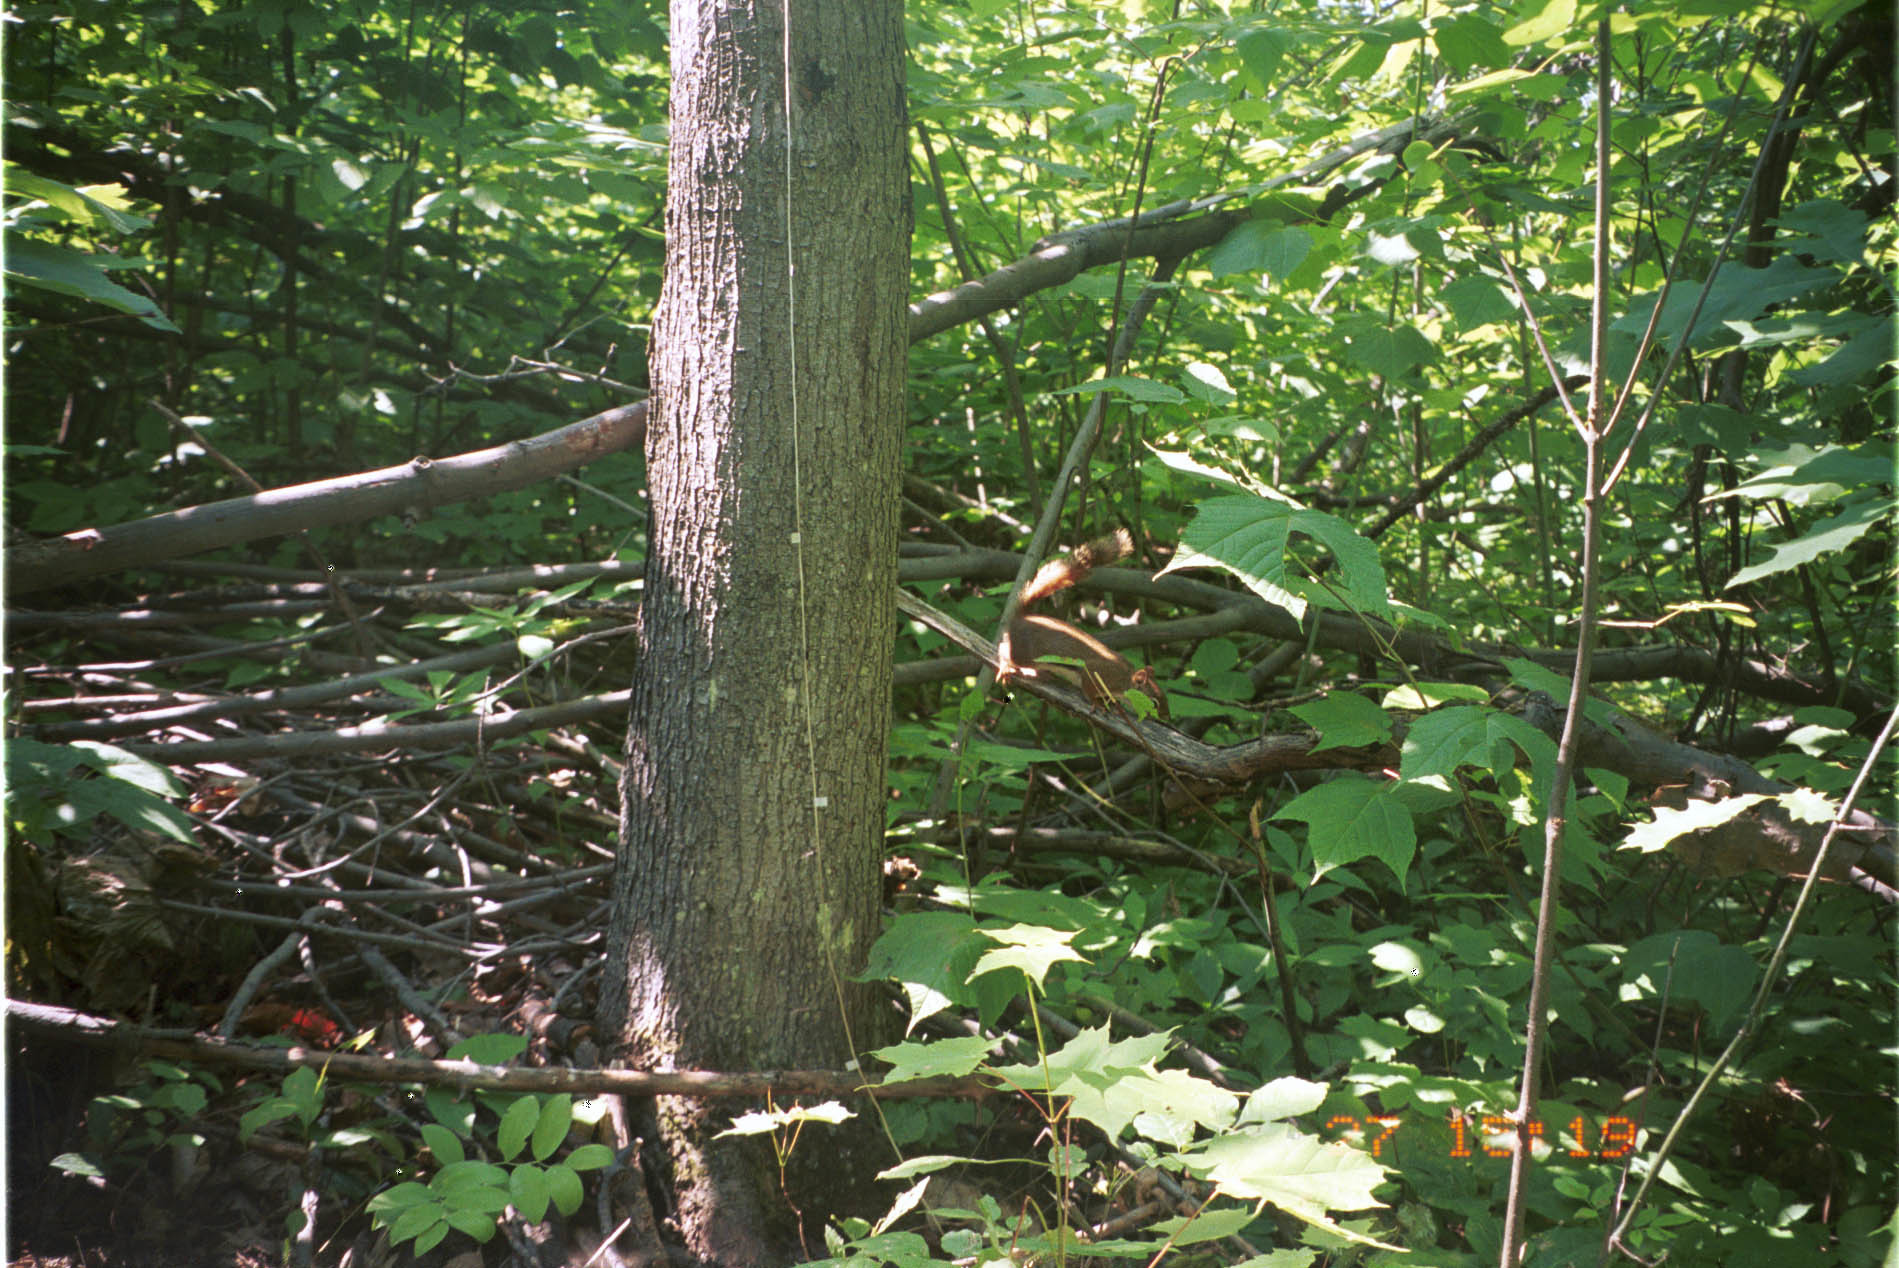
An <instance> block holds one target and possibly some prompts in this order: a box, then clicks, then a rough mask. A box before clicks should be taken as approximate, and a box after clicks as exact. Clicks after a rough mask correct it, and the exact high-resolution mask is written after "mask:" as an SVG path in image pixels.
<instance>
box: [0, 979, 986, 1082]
mask: <svg viewBox="0 0 1899 1268" xmlns="http://www.w3.org/2000/svg"><path fill="white" fill-rule="evenodd" d="M6 1015H7V1022H8V1025H9V1028H11V1029H12V1030H13V1031H14V1032H15V1033H16V1034H17V1033H19V1032H20V1031H26V1032H30V1033H32V1034H35V1035H39V1036H42V1037H45V1038H49V1039H54V1040H58V1041H61V1042H65V1043H77V1044H84V1045H86V1046H88V1047H96V1048H123V1049H134V1050H136V1051H138V1052H141V1053H145V1054H148V1055H151V1056H157V1057H168V1058H171V1059H172V1060H176V1061H203V1062H209V1063H213V1064H217V1065H226V1066H237V1067H239V1068H240V1069H246V1070H277V1071H285V1072H288V1071H290V1070H297V1069H302V1068H305V1067H309V1068H312V1069H317V1070H327V1071H328V1073H329V1074H330V1075H331V1076H333V1077H336V1078H344V1079H361V1080H362V1081H364V1082H366V1083H421V1084H425V1085H427V1086H430V1087H452V1088H460V1089H469V1088H483V1089H489V1090H493V1091H504V1092H572V1093H574V1094H576V1095H583V1096H593V1095H599V1094H602V1093H614V1094H618V1095H620V1096H694V1097H728V1096H739V1097H763V1096H767V1095H771V1096H777V1097H784V1096H873V1097H876V1098H878V1099H879V1100H896V1099H902V1098H908V1097H919V1096H947V1097H973V1098H981V1097H984V1096H988V1095H991V1094H992V1093H994V1092H996V1091H998V1090H999V1089H998V1088H996V1087H995V1086H994V1085H993V1084H990V1083H988V1082H986V1081H984V1080H982V1079H979V1078H973V1077H971V1078H937V1079H912V1080H910V1081H908V1082H904V1083H890V1084H878V1083H866V1082H865V1076H864V1075H861V1074H855V1073H852V1072H851V1071H849V1070H752V1071H745V1072H743V1073H728V1072H724V1071H717V1070H670V1071H665V1072H662V1073H652V1072H648V1071H643V1070H597V1069H586V1070H582V1069H569V1068H565V1067H555V1066H541V1067H527V1066H499V1065H481V1064H479V1063H477V1062H474V1061H428V1060H424V1059H422V1058H420V1057H372V1056H363V1055H362V1054H360V1053H352V1052H328V1051H325V1050H324V1049H321V1048H311V1047H307V1046H304V1045H296V1046H293V1047H289V1048H264V1047H258V1046H256V1045H253V1044H242V1043H231V1042H229V1041H226V1040H222V1039H206V1038H204V1037H202V1036H200V1035H198V1034H197V1033H196V1032H194V1031H180V1030H161V1029H157V1028H154V1027H151V1026H137V1025H133V1024H132V1023H130V1022H122V1021H115V1020H113V1019H112V1018H110V1017H99V1016H95V1015H93V1014H91V1013H81V1012H77V1011H75V1010H73V1009H70V1008H55V1007H53V1006H51V1005H48V1004H34V1003H29V1002H28V1001H26V1000H18V999H9V1000H8V1001H7V1013H6Z"/></svg>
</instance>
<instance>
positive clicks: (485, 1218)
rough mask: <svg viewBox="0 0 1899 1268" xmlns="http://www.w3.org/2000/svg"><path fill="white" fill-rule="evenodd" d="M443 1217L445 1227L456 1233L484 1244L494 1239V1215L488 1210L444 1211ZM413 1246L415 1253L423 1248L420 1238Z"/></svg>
mask: <svg viewBox="0 0 1899 1268" xmlns="http://www.w3.org/2000/svg"><path fill="white" fill-rule="evenodd" d="M443 1219H444V1221H445V1224H444V1227H445V1228H452V1229H454V1230H455V1231H456V1232H458V1233H466V1234H468V1236H470V1237H472V1238H474V1239H475V1240H476V1241H478V1242H481V1243H483V1244H484V1245H485V1244H486V1243H488V1242H490V1241H492V1240H493V1239H494V1235H495V1227H496V1225H495V1217H494V1215H493V1214H492V1213H490V1212H487V1211H471V1210H465V1209H464V1210H451V1211H448V1212H446V1213H444V1215H443ZM436 1240H438V1241H439V1240H441V1239H440V1238H437V1239H436ZM415 1248H416V1251H417V1253H420V1252H421V1251H422V1250H423V1249H425V1248H424V1247H423V1245H422V1239H421V1238H417V1239H416V1243H415Z"/></svg>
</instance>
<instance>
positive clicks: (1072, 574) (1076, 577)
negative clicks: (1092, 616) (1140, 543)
mask: <svg viewBox="0 0 1899 1268" xmlns="http://www.w3.org/2000/svg"><path fill="white" fill-rule="evenodd" d="M1133 553H1134V539H1133V538H1132V537H1130V536H1129V535H1128V530H1127V529H1125V528H1117V529H1115V530H1114V531H1113V532H1112V533H1109V534H1108V535H1107V536H1105V537H1097V538H1095V539H1094V540H1093V541H1091V542H1085V543H1083V544H1082V545H1080V546H1077V547H1075V549H1074V550H1072V551H1070V552H1069V553H1068V554H1066V555H1064V556H1063V557H1062V558H1060V559H1051V560H1049V561H1048V562H1047V563H1045V564H1043V565H1042V566H1041V567H1040V568H1038V569H1036V570H1035V576H1034V577H1033V578H1032V579H1031V580H1030V581H1029V584H1028V585H1026V586H1024V587H1022V606H1023V607H1027V606H1028V605H1029V604H1031V603H1034V602H1036V601H1037V600H1038V599H1046V598H1047V597H1048V596H1049V595H1051V594H1054V593H1055V592H1056V591H1057V590H1066V589H1067V588H1068V587H1070V586H1072V585H1076V584H1078V583H1079V582H1082V581H1085V580H1087V579H1088V574H1089V573H1091V572H1093V571H1094V570H1095V569H1097V568H1105V567H1107V566H1108V565H1109V564H1111V563H1113V562H1114V561H1115V560H1117V559H1121V558H1123V557H1125V556H1127V555H1131V554H1133Z"/></svg>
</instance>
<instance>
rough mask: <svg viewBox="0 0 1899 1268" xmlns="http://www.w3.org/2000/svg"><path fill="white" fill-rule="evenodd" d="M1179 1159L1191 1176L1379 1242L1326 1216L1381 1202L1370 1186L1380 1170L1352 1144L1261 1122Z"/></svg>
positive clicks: (1376, 1182) (1354, 1238) (1238, 1195)
mask: <svg viewBox="0 0 1899 1268" xmlns="http://www.w3.org/2000/svg"><path fill="white" fill-rule="evenodd" d="M1180 1159H1181V1162H1182V1163H1183V1164H1184V1165H1185V1167H1186V1169H1187V1171H1188V1173H1189V1174H1190V1175H1193V1176H1197V1177H1199V1178H1200V1179H1203V1180H1206V1181H1208V1182H1209V1183H1212V1184H1216V1185H1218V1186H1219V1187H1220V1190H1221V1192H1223V1193H1227V1194H1229V1195H1231V1196H1233V1197H1236V1198H1242V1199H1247V1200H1252V1201H1265V1202H1271V1203H1272V1204H1273V1205H1274V1206H1276V1207H1278V1208H1279V1209H1280V1210H1282V1211H1285V1212H1286V1213H1288V1214H1290V1215H1294V1216H1297V1217H1298V1218H1299V1219H1302V1220H1304V1221H1306V1222H1307V1223H1308V1224H1313V1225H1316V1226H1318V1227H1320V1228H1323V1229H1325V1230H1327V1231H1328V1232H1331V1233H1333V1234H1335V1235H1337V1236H1340V1237H1346V1238H1349V1239H1350V1240H1352V1241H1355V1242H1361V1243H1366V1244H1370V1245H1380V1246H1382V1245H1384V1243H1381V1242H1376V1241H1374V1240H1373V1239H1372V1238H1369V1237H1365V1236H1363V1235H1362V1234H1358V1233H1354V1232H1349V1231H1347V1230H1346V1229H1345V1228H1343V1227H1341V1226H1340V1225H1338V1224H1337V1223H1335V1222H1333V1221H1332V1220H1331V1219H1330V1218H1328V1216H1327V1212H1329V1211H1363V1210H1368V1209H1371V1208H1373V1207H1380V1206H1383V1205H1384V1203H1382V1202H1380V1201H1379V1200H1378V1199H1377V1198H1375V1197H1373V1196H1372V1190H1373V1189H1374V1188H1375V1187H1376V1186H1378V1185H1379V1184H1381V1183H1383V1182H1384V1179H1385V1169H1384V1168H1383V1167H1381V1166H1379V1165H1378V1164H1377V1163H1376V1162H1374V1161H1372V1159H1371V1157H1370V1156H1369V1155H1367V1154H1363V1153H1360V1152H1359V1151H1358V1150H1356V1149H1347V1148H1345V1147H1344V1146H1342V1145H1329V1144H1326V1143H1325V1142H1324V1141H1322V1140H1319V1139H1318V1138H1317V1137H1314V1136H1307V1135H1306V1134H1304V1133H1303V1132H1300V1131H1298V1130H1297V1129H1295V1128H1293V1127H1291V1126H1289V1125H1288V1124H1285V1123H1266V1124H1263V1125H1262V1126H1259V1127H1254V1128H1250V1129H1248V1130H1245V1131H1234V1132H1228V1133H1226V1134H1225V1135H1222V1136H1218V1137H1215V1138H1214V1139H1213V1140H1210V1141H1208V1142H1207V1143H1205V1144H1204V1145H1201V1146H1199V1147H1198V1148H1196V1149H1193V1150H1190V1151H1188V1152H1186V1153H1183V1154H1182V1155H1180ZM1386 1249H1390V1250H1396V1249H1398V1248H1397V1247H1395V1246H1393V1247H1386Z"/></svg>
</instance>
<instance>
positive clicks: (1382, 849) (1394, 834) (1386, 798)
mask: <svg viewBox="0 0 1899 1268" xmlns="http://www.w3.org/2000/svg"><path fill="white" fill-rule="evenodd" d="M1273 818H1275V819H1296V820H1300V821H1303V822H1304V823H1305V824H1306V840H1307V841H1308V843H1309V844H1310V845H1311V848H1312V862H1313V865H1314V867H1315V868H1316V869H1317V875H1318V876H1324V875H1325V874H1326V873H1327V872H1329V871H1331V870H1332V869H1333V868H1335V867H1344V866H1345V865H1347V864H1349V863H1354V862H1357V861H1358V860H1359V859H1362V858H1375V859H1377V860H1378V861H1379V862H1381V863H1383V864H1384V865H1385V866H1386V867H1388V868H1390V869H1391V872H1392V875H1394V876H1396V877H1397V878H1398V886H1399V888H1400V889H1402V888H1403V887H1404V881H1405V874H1406V873H1407V872H1408V871H1409V870H1410V867H1411V860H1412V858H1413V857H1414V856H1415V855H1416V854H1417V847H1418V838H1417V831H1416V829H1415V828H1414V827H1413V825H1412V822H1411V812H1410V811H1409V810H1408V809H1406V808H1405V806H1404V803H1403V802H1402V801H1400V800H1399V799H1398V797H1397V793H1396V788H1395V787H1394V786H1393V785H1391V784H1388V783H1373V782H1372V781H1371V780H1369V779H1361V778H1357V777H1354V776H1345V777H1341V778H1339V779H1332V780H1327V781H1326V782H1325V783H1323V784H1319V785H1316V786H1315V787H1312V788H1309V789H1307V790H1306V791H1305V792H1303V793H1300V794H1299V795H1298V796H1297V797H1294V798H1293V799H1292V800H1291V801H1289V802H1287V803H1286V804H1285V805H1284V806H1281V807H1280V808H1279V809H1278V810H1277V811H1275V812H1274V814H1273Z"/></svg>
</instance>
